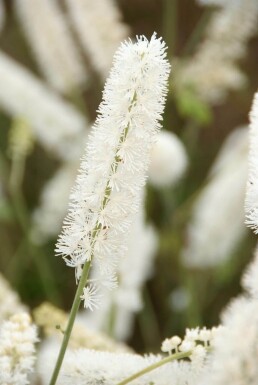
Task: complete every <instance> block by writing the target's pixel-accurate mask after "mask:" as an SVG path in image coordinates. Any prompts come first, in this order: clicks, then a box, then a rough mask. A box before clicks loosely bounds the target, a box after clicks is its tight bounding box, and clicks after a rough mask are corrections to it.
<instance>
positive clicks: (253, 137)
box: [245, 93, 258, 234]
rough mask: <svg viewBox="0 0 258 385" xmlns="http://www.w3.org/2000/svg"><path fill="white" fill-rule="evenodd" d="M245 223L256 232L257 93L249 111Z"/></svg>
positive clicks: (257, 175)
mask: <svg viewBox="0 0 258 385" xmlns="http://www.w3.org/2000/svg"><path fill="white" fill-rule="evenodd" d="M245 211H246V224H247V225H248V226H249V227H251V228H252V229H253V230H254V232H255V233H256V234H257V233H258V93H256V94H255V96H254V100H253V105H252V109H251V113H250V150H249V168H248V182H247V191H246V199H245Z"/></svg>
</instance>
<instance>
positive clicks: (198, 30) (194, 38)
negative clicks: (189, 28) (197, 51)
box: [183, 8, 213, 56]
mask: <svg viewBox="0 0 258 385" xmlns="http://www.w3.org/2000/svg"><path fill="white" fill-rule="evenodd" d="M212 12H213V10H212V9H210V8H208V9H206V10H205V11H204V12H203V14H202V16H201V18H200V20H199V21H198V22H197V25H196V27H195V28H194V30H193V32H192V34H191V35H190V38H189V39H188V41H187V43H186V45H185V46H184V49H183V56H187V55H190V54H191V53H192V51H193V49H194V48H195V46H196V44H197V43H198V42H199V41H200V38H201V35H202V34H203V31H204V30H205V28H206V26H207V24H208V22H209V20H210V17H211V14H212Z"/></svg>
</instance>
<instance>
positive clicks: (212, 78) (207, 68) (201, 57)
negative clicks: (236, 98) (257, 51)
mask: <svg viewBox="0 0 258 385" xmlns="http://www.w3.org/2000/svg"><path fill="white" fill-rule="evenodd" d="M226 3H227V6H225V7H223V8H221V9H220V10H218V11H216V12H215V13H214V15H213V16H212V18H211V20H210V22H209V25H208V26H207V33H206V38H205V39H204V41H203V42H202V43H201V44H200V46H199V48H198V49H197V52H196V53H195V55H194V57H191V59H190V60H189V61H188V60H187V61H186V62H185V63H181V64H180V68H179V69H178V74H177V76H178V84H179V85H181V86H182V85H184V86H189V87H193V88H194V90H195V91H196V92H197V93H198V95H199V97H200V98H201V99H203V100H204V101H205V102H207V101H208V102H210V103H212V104H218V103H221V102H222V101H223V99H224V98H225V96H226V95H227V93H228V91H230V90H237V89H239V88H241V87H243V86H244V85H245V84H246V78H245V76H244V74H243V73H242V72H241V70H240V69H239V68H238V67H237V65H236V61H237V60H238V59H240V58H242V57H243V56H244V54H245V51H246V45H247V42H248V40H249V39H250V37H251V36H252V35H253V34H254V33H255V32H256V27H257V22H258V2H257V0H245V1H239V0H233V1H229V2H228V1H226Z"/></svg>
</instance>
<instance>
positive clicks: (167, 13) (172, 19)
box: [163, 0, 178, 57]
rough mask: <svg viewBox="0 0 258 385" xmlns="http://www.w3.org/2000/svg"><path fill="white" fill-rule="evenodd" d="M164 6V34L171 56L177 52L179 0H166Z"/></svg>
mask: <svg viewBox="0 0 258 385" xmlns="http://www.w3.org/2000/svg"><path fill="white" fill-rule="evenodd" d="M163 8H164V9H163V36H164V40H165V41H166V43H167V46H168V56H169V57H170V56H172V54H173V53H174V52H175V46H176V38H177V14H178V9H177V8H178V7H177V0H164V1H163Z"/></svg>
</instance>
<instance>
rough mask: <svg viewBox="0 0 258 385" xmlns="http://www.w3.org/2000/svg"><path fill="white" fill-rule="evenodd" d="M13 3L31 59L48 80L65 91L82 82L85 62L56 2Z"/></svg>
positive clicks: (16, 0)
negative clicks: (28, 46) (32, 54)
mask: <svg viewBox="0 0 258 385" xmlns="http://www.w3.org/2000/svg"><path fill="white" fill-rule="evenodd" d="M75 2H76V1H75ZM14 6H15V11H16V12H17V15H18V18H19V19H20V22H21V24H22V28H23V30H24V33H25V35H26V38H27V40H28V42H29V44H30V46H31V49H32V51H33V53H34V55H35V59H36V61H37V63H38V65H39V67H40V69H41V71H42V72H43V74H44V75H45V77H46V79H47V80H48V82H49V83H50V84H51V85H52V86H53V87H54V88H57V89H58V90H59V91H61V92H68V93H69V92H72V90H73V89H74V88H76V87H78V86H79V85H81V84H82V83H84V82H85V81H86V79H87V72H86V70H85V63H83V61H82V58H81V56H80V52H79V50H78V49H77V48H76V45H75V42H74V41H73V38H72V35H71V33H70V31H69V27H68V24H67V21H66V20H65V15H64V14H63V13H62V10H61V8H60V5H59V2H58V1H57V0H33V1H31V0H15V1H14Z"/></svg>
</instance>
